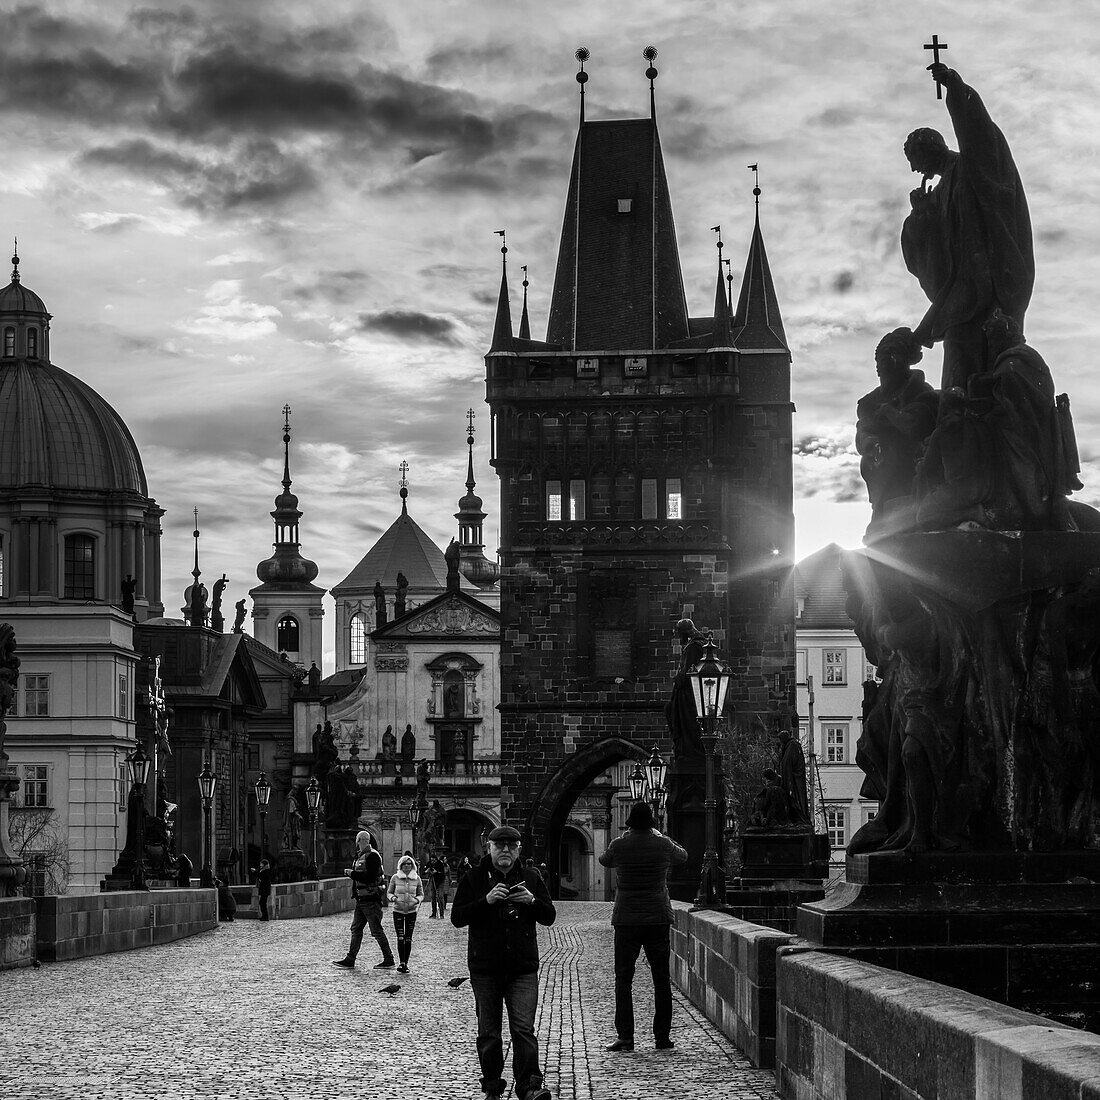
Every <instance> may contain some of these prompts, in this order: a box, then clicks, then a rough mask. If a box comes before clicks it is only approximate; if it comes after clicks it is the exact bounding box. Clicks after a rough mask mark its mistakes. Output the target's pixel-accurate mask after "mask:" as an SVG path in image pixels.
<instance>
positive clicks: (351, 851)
mask: <svg viewBox="0 0 1100 1100" xmlns="http://www.w3.org/2000/svg"><path fill="white" fill-rule="evenodd" d="M356 832H357V830H356V829H326V830H325V835H324V837H323V838H322V840H321V844H322V849H323V851H324V856H323V857H322V858H323V864H322V867H321V875H322V877H329V876H332V875H341V874H343V872H344V868H345V867H350V866H351V865H352V864H353V863H354V862H355V834H356Z"/></svg>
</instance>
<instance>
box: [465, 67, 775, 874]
mask: <svg viewBox="0 0 1100 1100" xmlns="http://www.w3.org/2000/svg"><path fill="white" fill-rule="evenodd" d="M581 56H582V54H581V52H580V51H579V52H578V57H579V58H580V57H581ZM583 56H585V57H586V56H587V55H586V54H585V55H583ZM646 75H647V76H648V77H649V78H650V100H651V112H650V117H648V118H641V119H627V120H615V121H591V120H586V119H585V117H584V90H585V81H586V80H587V79H588V74H587V73H585V72H584V71H583V62H582V70H581V72H580V73H578V74H577V79H578V82H579V83H580V90H581V117H580V127H579V132H578V135H577V141H576V147H575V152H574V156H573V166H572V174H571V177H570V180H569V188H568V192H567V196H566V203H565V214H564V220H563V226H562V234H561V244H560V248H559V252H558V261H557V273H556V278H555V283H554V290H553V295H552V299H551V303H550V310H549V323H548V327H547V333H546V339H545V341H537V340H532V339H530V338H529V331H530V326H529V321H528V316H527V295H526V292H527V286H526V280H525V285H524V305H523V316H522V320H521V323H520V326H519V334H518V335H513V331H512V321H511V313H510V305H509V297H508V281H507V248H506V247H503V248H502V249H501V252H502V253H503V254H504V271H503V273H502V278H501V287H500V300H499V305H498V309H497V317H496V324H495V327H494V333H493V340H492V346H491V348H490V350H489V352H488V354H487V355H486V357H485V364H486V391H487V400H488V403H489V405H490V408H491V410H492V424H493V466H494V467H495V469H496V470H497V472H498V474H499V476H500V479H501V616H502V635H501V641H502V645H501V686H502V694H501V702H500V712H501V723H502V789H501V810H502V815H503V818H504V819H505V820H507V821H508V822H510V823H511V824H514V825H516V826H517V827H518V828H520V829H521V831H523V832H524V835H525V837H526V844H525V848H526V850H527V851H528V852H529V853H530V854H532V855H535V856H536V858H539V859H540V860H541V859H543V858H545V859H547V861H548V862H549V863H550V865H551V868H552V869H554V868H555V866H556V857H557V847H558V838H559V836H560V833H561V829H562V826H563V824H564V822H565V819H566V817H567V815H568V813H569V810H570V808H571V807H572V805H573V803H574V801H575V800H576V797H577V795H579V793H580V792H581V791H582V790H583V789H584V788H585V787H586V786H587V785H588V784H589V783H590V782H591V781H592V780H593V779H594V778H595V777H596V776H598V775H599V774H600V773H601V772H603V771H605V770H606V769H607V768H609V767H610V766H611V765H613V764H615V763H617V762H618V761H621V760H623V759H629V758H641V757H643V756H645V755H648V753H649V750H650V749H651V747H652V746H653V744H654V743H656V744H657V745H659V746H660V748H661V750H662V751H663V752H664V754H665V756H666V758H668V756H669V755H670V753H671V749H672V744H671V741H670V739H669V737H668V733H667V728H666V724H665V718H664V713H663V707H664V704H665V701H666V700H667V698H668V696H669V693H670V690H671V685H672V678H673V676H674V674H675V671H676V668H677V664H678V657H679V650H678V646H677V644H676V641H675V638H674V634H673V627H674V624H675V623H676V621H677V620H678V619H680V618H681V617H684V616H687V617H691V618H693V619H694V620H695V622H696V624H697V625H699V626H705V627H709V628H712V629H713V630H714V632H715V638H716V641H717V642H718V645H719V647H720V649H721V650H722V651H723V653H724V654H725V655H726V657H727V658H728V659H729V660H730V662H731V663H732V664H733V666H734V668H735V670H736V672H737V678H736V681H735V683H734V686H733V688H732V689H731V695H732V696H733V703H734V705H735V706H736V707H737V709H738V713H739V715H740V716H741V717H748V716H750V715H755V714H760V715H764V716H768V717H766V719H765V720H766V721H769V722H774V721H777V720H780V719H786V720H789V719H790V718H791V717H792V715H793V709H794V698H793V693H794V600H793V595H792V592H791V590H790V583H789V577H790V571H791V565H792V552H793V519H792V488H791V413H792V406H791V401H790V353H789V352H788V349H787V344H786V340H785V337H784V333H783V325H782V321H781V319H780V315H779V308H778V303H777V300H776V295H775V290H774V287H773V285H772V279H771V273H770V271H769V268H768V261H767V256H766V254H765V251H764V242H763V238H762V236H761V233H760V224H759V214H758V213H757V219H756V224H755V226H754V229H753V233H752V238H751V244H750V246H749V255H748V262H747V265H746V268H745V273H744V279H743V282H742V285H741V288H740V294H739V301H738V304H737V308H736V310H734V309H732V308H731V307H732V279H730V278H728V277H726V276H725V273H724V271H723V261H722V252H721V248H722V242H721V241H720V240H719V242H718V244H719V252H718V271H717V279H716V287H715V298H714V310H713V313H712V314H708V315H707V316H705V317H691V316H689V314H688V309H687V303H686V299H685V295H684V285H683V277H682V275H681V270H680V259H679V252H678V248H677V243H676V232H675V227H674V225H673V218H672V203H671V199H670V196H669V190H668V183H667V180H666V178H665V171H664V165H663V161H662V155H661V144H660V140H659V137H658V131H657V123H656V112H655V109H654V108H653V79H654V78H655V77H656V75H657V73H656V70H655V69H653V68H652V66H651V68H650V69H649V70H648V71H647V73H646ZM756 194H757V203H759V191H757V192H756ZM720 235H721V234H720V233H719V236H720ZM727 295H728V296H727ZM672 771H673V775H674V777H675V778H674V786H673V794H672V797H671V799H670V807H669V811H670V812H669V830H670V832H672V833H673V834H674V835H676V836H677V837H678V839H680V840H681V841H682V842H684V843H685V844H686V845H687V846H688V847H689V850H692V854H693V857H694V858H693V862H692V865H689V867H690V870H689V872H688V873H689V874H695V875H696V876H697V874H698V866H699V861H700V858H701V853H702V848H703V844H702V827H703V825H702V801H703V783H702V772H703V762H702V760H698V761H692V760H689V759H680V760H678V761H677V762H676V764H675V765H674V767H673V769H672Z"/></svg>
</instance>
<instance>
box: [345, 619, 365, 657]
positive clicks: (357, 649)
mask: <svg viewBox="0 0 1100 1100" xmlns="http://www.w3.org/2000/svg"><path fill="white" fill-rule="evenodd" d="M349 658H350V661H351V663H352V664H353V665H364V664H366V663H367V621H366V619H364V618H363V616H362V615H361V614H360V613H359V612H356V613H355V614H354V615H352V617H351V652H350V654H349Z"/></svg>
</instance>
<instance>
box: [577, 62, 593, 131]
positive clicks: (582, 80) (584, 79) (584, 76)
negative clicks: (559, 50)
mask: <svg viewBox="0 0 1100 1100" xmlns="http://www.w3.org/2000/svg"><path fill="white" fill-rule="evenodd" d="M573 56H574V57H575V58H576V59H577V60H578V61H579V62H580V64H581V71H580V72H579V73H577V83H578V84H579V85H580V93H581V122H584V86H585V85H586V84H587V83H588V73H586V72H585V71H584V63H585V62H586V61H587V60H588V59H589V58H590V57H591V56H592V55H591V54H590V53H589V52H588V47H587V46H581V47H580V48H579V49H578V50H577V52H576V53H575V54H573Z"/></svg>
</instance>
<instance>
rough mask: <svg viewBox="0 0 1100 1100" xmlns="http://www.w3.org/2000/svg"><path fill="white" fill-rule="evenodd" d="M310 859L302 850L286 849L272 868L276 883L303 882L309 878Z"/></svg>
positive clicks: (275, 860)
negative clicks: (307, 872)
mask: <svg viewBox="0 0 1100 1100" xmlns="http://www.w3.org/2000/svg"><path fill="white" fill-rule="evenodd" d="M308 866H309V858H308V857H307V856H306V854H305V852H303V851H302V850H301V848H284V849H283V850H282V851H281V852H280V853H279V854H278V855H277V856H276V857H275V859H274V861H273V863H272V867H273V869H274V871H275V881H276V882H301V881H302V880H303V879H305V878H307V877H308V876H307V874H306V869H307V868H308Z"/></svg>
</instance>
